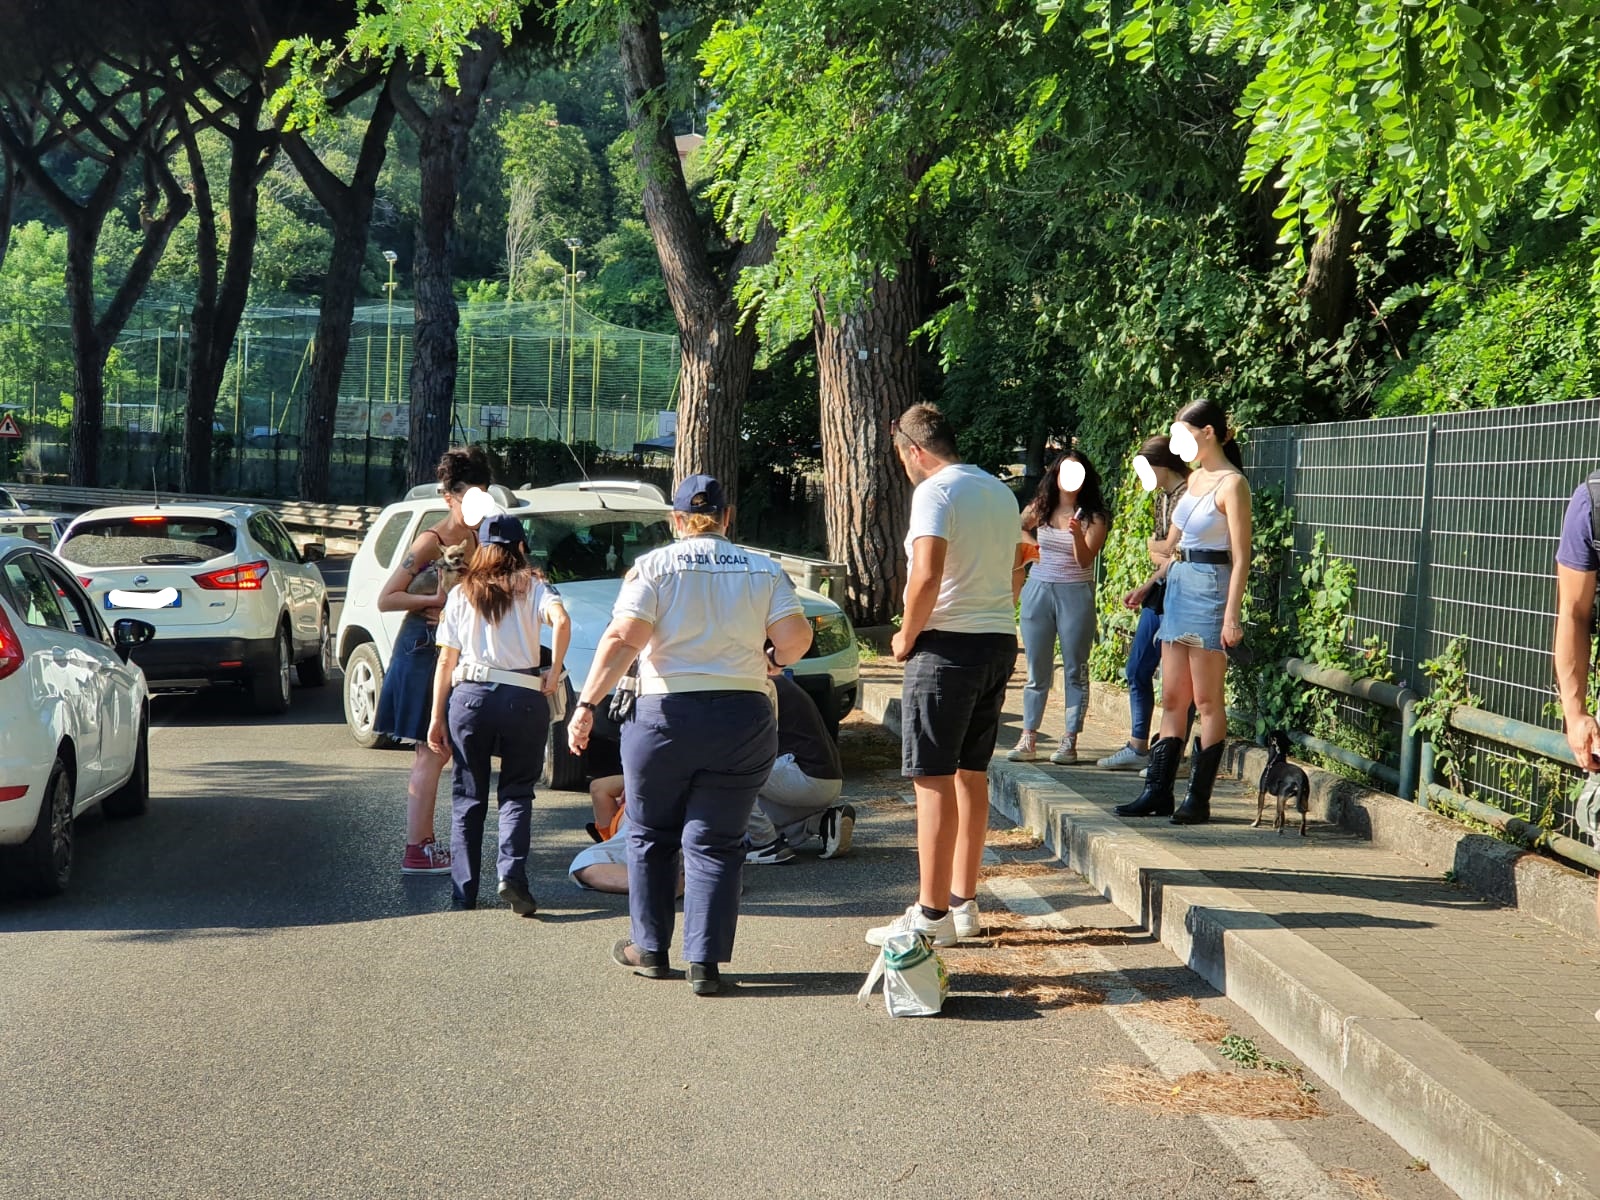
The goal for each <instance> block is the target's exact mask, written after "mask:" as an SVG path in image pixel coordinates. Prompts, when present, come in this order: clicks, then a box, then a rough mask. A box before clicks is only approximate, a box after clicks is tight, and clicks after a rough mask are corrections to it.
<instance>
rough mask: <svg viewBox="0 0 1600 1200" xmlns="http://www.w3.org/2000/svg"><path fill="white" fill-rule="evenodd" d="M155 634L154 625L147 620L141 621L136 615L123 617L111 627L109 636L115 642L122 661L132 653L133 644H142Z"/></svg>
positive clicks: (126, 659) (125, 660)
mask: <svg viewBox="0 0 1600 1200" xmlns="http://www.w3.org/2000/svg"><path fill="white" fill-rule="evenodd" d="M155 635H156V627H155V626H154V625H152V624H150V622H149V621H141V620H139V618H138V617H123V618H121V619H120V620H119V621H118V622H117V623H116V624H115V625H113V626H112V627H111V636H112V638H113V639H114V640H115V642H116V644H117V653H118V654H119V655H120V656H121V657H122V661H123V662H127V661H128V655H130V654H132V653H133V648H134V647H135V646H142V645H143V644H144V643H145V642H148V641H149V640H150V639H151V638H153V637H155Z"/></svg>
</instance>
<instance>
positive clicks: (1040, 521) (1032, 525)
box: [1022, 450, 1111, 530]
mask: <svg viewBox="0 0 1600 1200" xmlns="http://www.w3.org/2000/svg"><path fill="white" fill-rule="evenodd" d="M1069 458H1071V459H1076V460H1077V461H1078V462H1080V463H1082V464H1083V486H1082V487H1080V488H1079V489H1078V508H1079V509H1081V510H1082V512H1083V515H1084V518H1085V519H1087V520H1093V519H1094V518H1095V517H1104V518H1105V519H1106V524H1107V525H1109V524H1111V510H1110V509H1109V508H1107V507H1106V498H1105V495H1104V493H1103V492H1102V491H1101V488H1100V472H1098V471H1096V470H1095V469H1094V464H1093V463H1092V462H1090V461H1089V459H1088V456H1086V455H1085V454H1084V453H1083V451H1082V450H1068V451H1066V452H1064V453H1063V454H1060V455H1058V456H1057V458H1056V460H1055V461H1054V462H1053V463H1051V464H1050V469H1049V470H1048V471H1046V472H1045V473H1044V478H1043V479H1041V480H1040V481H1039V490H1038V491H1036V492H1034V494H1033V499H1032V500H1030V501H1028V507H1027V508H1026V509H1025V510H1023V514H1022V527H1023V528H1024V529H1028V530H1033V529H1037V528H1038V527H1039V526H1041V525H1047V524H1049V523H1050V518H1051V517H1053V516H1055V514H1056V509H1057V507H1059V506H1060V504H1061V464H1062V463H1064V462H1066V461H1067V459H1069Z"/></svg>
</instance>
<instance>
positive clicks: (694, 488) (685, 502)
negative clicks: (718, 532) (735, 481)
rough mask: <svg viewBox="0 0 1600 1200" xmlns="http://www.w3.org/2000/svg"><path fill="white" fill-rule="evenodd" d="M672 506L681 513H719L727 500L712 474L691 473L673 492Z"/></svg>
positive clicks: (726, 503)
mask: <svg viewBox="0 0 1600 1200" xmlns="http://www.w3.org/2000/svg"><path fill="white" fill-rule="evenodd" d="M672 507H673V508H674V509H675V510H677V511H678V512H683V513H720V512H723V511H725V510H726V509H727V507H728V500H727V497H726V496H724V495H723V494H722V484H720V483H719V482H717V479H716V477H715V476H714V475H691V476H689V478H687V479H685V480H684V481H683V482H682V483H680V484H679V485H678V490H677V491H676V492H674V493H673V496H672Z"/></svg>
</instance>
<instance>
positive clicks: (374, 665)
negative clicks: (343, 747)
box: [344, 642, 400, 750]
mask: <svg viewBox="0 0 1600 1200" xmlns="http://www.w3.org/2000/svg"><path fill="white" fill-rule="evenodd" d="M382 694H383V660H382V659H380V658H379V657H378V648H377V647H376V646H374V645H373V644H372V643H371V642H362V643H361V645H359V646H357V647H356V648H355V650H354V651H353V652H352V653H351V655H350V661H349V662H347V663H345V665H344V723H345V724H346V725H348V726H349V727H350V736H351V737H353V738H355V740H356V745H358V746H360V747H361V748H362V749H364V750H392V749H394V747H396V746H398V745H399V744H400V743H399V742H397V741H396V740H395V739H394V738H392V737H390V736H389V735H388V734H386V733H378V732H377V731H376V730H375V729H374V728H373V727H374V726H375V725H376V724H377V721H378V697H379V696H381V695H382Z"/></svg>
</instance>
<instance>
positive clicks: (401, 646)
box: [372, 613, 439, 742]
mask: <svg viewBox="0 0 1600 1200" xmlns="http://www.w3.org/2000/svg"><path fill="white" fill-rule="evenodd" d="M433 635H434V631H433V627H432V626H430V625H429V624H428V622H427V621H426V620H425V619H424V618H423V617H421V616H420V615H419V614H417V613H409V614H407V616H406V619H405V620H404V621H402V622H401V623H400V630H399V632H398V633H396V634H395V637H394V650H393V651H392V652H391V653H390V655H389V669H388V671H386V672H385V673H384V676H383V691H382V692H381V693H379V695H378V716H377V719H376V720H375V721H373V723H372V728H373V729H374V730H375V731H376V732H378V733H386V734H388V735H389V736H390V737H392V738H398V739H399V740H401V741H404V742H425V741H427V740H428V723H429V721H430V720H431V718H432V716H433V667H434V664H435V663H437V662H438V661H439V647H438V646H437V645H435V644H434V640H433Z"/></svg>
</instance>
